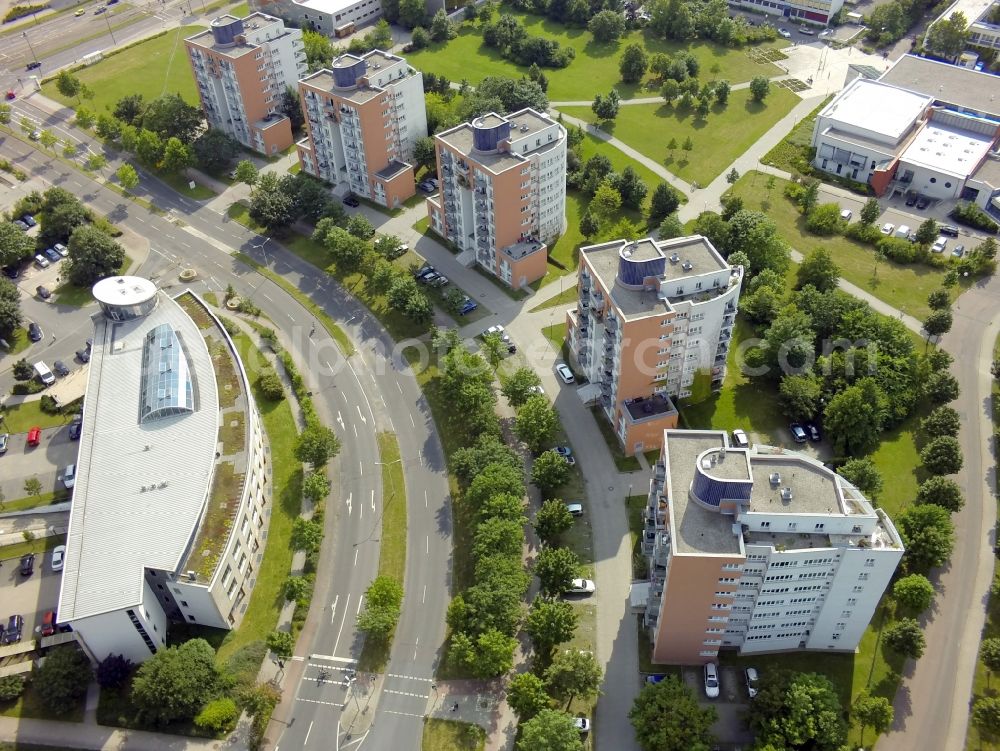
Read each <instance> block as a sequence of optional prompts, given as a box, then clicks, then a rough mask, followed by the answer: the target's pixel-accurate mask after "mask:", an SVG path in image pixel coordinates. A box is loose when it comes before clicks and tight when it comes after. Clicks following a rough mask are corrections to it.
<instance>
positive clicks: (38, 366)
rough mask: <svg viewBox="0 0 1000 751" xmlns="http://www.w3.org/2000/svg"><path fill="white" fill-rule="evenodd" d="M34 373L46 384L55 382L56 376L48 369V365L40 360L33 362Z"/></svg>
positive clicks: (49, 384)
mask: <svg viewBox="0 0 1000 751" xmlns="http://www.w3.org/2000/svg"><path fill="white" fill-rule="evenodd" d="M35 375H37V376H38V380H39V381H41V382H42V383H43V384H44V385H46V386H51V385H52V384H53V383H55V382H56V377H55V375H53V373H52V371H51V370H49V366H48V365H46V364H45V363H44V362H42V361H41V360H39V361H38V362H36V363H35Z"/></svg>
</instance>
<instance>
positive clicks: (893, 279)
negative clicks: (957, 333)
mask: <svg viewBox="0 0 1000 751" xmlns="http://www.w3.org/2000/svg"><path fill="white" fill-rule="evenodd" d="M766 184H767V178H766V177H764V176H762V175H761V174H760V173H758V172H749V173H747V174H746V175H744V176H743V177H741V178H740V179H739V181H737V183H736V184H735V185H734V186H733V188H732V192H733V193H734V194H735V195H738V196H740V197H741V198H742V199H743V204H744V206H745V208H748V209H753V210H758V209H759V210H761V211H764V212H766V213H767V215H768V216H769V217H771V219H773V220H774V221H775V223H776V224H777V225H778V233H779V234H780V235H781V237H783V238H784V239H785V241H787V242H788V244H789V245H791V246H792V248H794V249H795V250H797V251H799V252H800V253H802V254H803V255H805V254H807V253H808V252H809V251H811V250H813V249H814V248H818V247H820V246H822V247H824V248H826V249H827V250H828V251H830V253H831V254H832V255H833V259H834V261H836V262H837V264H838V265H839V266H840V272H841V276H842V277H843V278H844V279H846V280H847V281H849V282H851V283H852V284H855V285H857V286H858V287H860V288H861V289H863V290H865V291H866V292H870V293H871V294H873V295H875V296H876V297H878V298H880V299H882V300H885V302H887V303H889V304H890V305H892V306H893V307H894V308H896V309H898V310H902V311H903V312H904V313H908V314H909V315H911V316H914V317H915V318H918V319H920V320H923V319H924V318H926V317H927V315H928V314H929V313H930V308H929V307H928V305H927V295H928V294H930V293H931V292H933V291H934V290H936V289H937V288H938V287H940V286H941V282H942V281H943V279H944V272H943V271H941V270H939V269H933V268H931V267H929V266H925V265H923V264H911V265H906V266H904V265H902V264H898V263H894V262H892V261H888V260H887V261H883V262H881V263H879V264H878V269H877V272H876V273H873V272H875V252H874V249H873V248H871V247H870V246H866V245H861V244H859V243H857V242H855V241H853V240H850V239H848V238H846V237H843V236H840V235H836V236H833V237H819V236H818V235H814V234H812V233H810V232H808V231H807V230H806V228H805V220H804V219H803V217H802V215H801V214H800V213H799V211H798V208H797V207H796V206H795V205H793V204H792V202H791V201H789V200H788V199H787V198H785V196H784V193H783V191H784V189H785V185H787V184H788V181H786V180H782V179H780V178H775V184H774V188H773V189H771V190H770V191H767V190H766V187H765V186H766Z"/></svg>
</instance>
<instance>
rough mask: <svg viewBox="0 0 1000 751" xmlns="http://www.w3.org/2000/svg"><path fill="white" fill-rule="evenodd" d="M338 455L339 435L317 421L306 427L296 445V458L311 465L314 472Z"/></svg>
mask: <svg viewBox="0 0 1000 751" xmlns="http://www.w3.org/2000/svg"><path fill="white" fill-rule="evenodd" d="M338 453H340V439H339V438H337V434H336V433H334V432H333V431H332V430H330V428H327V427H325V426H323V425H320V424H319V423H318V422H315V421H313V422H310V423H309V424H307V425H306V427H305V429H304V430H303V431H302V433H301V434H300V435H299V439H298V442H297V443H296V444H295V458H296V459H298V460H299V461H300V462H306V463H308V464H311V465H312V467H313V469H314V470H315V469H319V468H320V467H323V466H325V465H326V463H327V462H328V461H330V459H332V458H333V457H335V456H336V455H337V454H338Z"/></svg>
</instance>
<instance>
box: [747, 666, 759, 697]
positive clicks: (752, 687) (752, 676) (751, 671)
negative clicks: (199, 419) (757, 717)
mask: <svg viewBox="0 0 1000 751" xmlns="http://www.w3.org/2000/svg"><path fill="white" fill-rule="evenodd" d="M743 675H745V676H746V679H747V696H749V697H750V698H751V699H752V698H754V697H755V696H756V695H757V686H758V680H759V679H758V677H757V669H756V668H747V669H746V670H744V671H743Z"/></svg>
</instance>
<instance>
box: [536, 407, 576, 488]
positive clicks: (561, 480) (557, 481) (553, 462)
mask: <svg viewBox="0 0 1000 751" xmlns="http://www.w3.org/2000/svg"><path fill="white" fill-rule="evenodd" d="M546 404H548V402H546ZM569 475H570V469H569V462H567V461H566V459H565V457H563V456H561V455H560V454H558V453H556V452H555V451H544V452H542V453H541V454H540V455H539V456H538V458H536V459H535V461H534V462H532V465H531V482H532V483H534V485H535V486H536V487H537V488H538V489H539V490H540V491H542V496H543V497H546V496H549V495H550V494H551V493H552V491H553V490H555V489H556V488H560V487H562V486H563V485H565V484H566V483H567V482H568V481H569Z"/></svg>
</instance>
